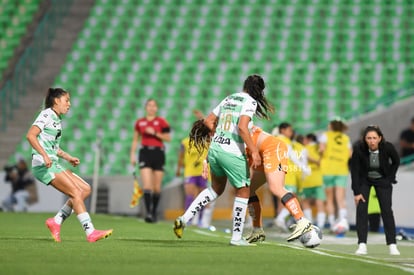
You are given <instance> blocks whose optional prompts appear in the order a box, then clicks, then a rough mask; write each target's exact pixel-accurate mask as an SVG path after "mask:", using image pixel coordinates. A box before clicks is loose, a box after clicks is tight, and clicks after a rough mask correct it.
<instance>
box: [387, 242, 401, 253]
mask: <svg viewBox="0 0 414 275" xmlns="http://www.w3.org/2000/svg"><path fill="white" fill-rule="evenodd" d="M389 248H390V255H392V256H398V255H401V253H400V251H399V250H398V248H397V245H396V244H395V243H392V244H390V245H389Z"/></svg>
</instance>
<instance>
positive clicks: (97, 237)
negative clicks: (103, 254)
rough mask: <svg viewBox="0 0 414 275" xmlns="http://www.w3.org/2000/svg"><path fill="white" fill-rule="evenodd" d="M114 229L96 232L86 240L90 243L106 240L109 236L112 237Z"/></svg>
mask: <svg viewBox="0 0 414 275" xmlns="http://www.w3.org/2000/svg"><path fill="white" fill-rule="evenodd" d="M112 231H113V230H112V229H109V230H96V229H95V230H94V231H93V232H92V233H91V234H89V235H88V236H87V237H86V239H87V240H88V242H90V243H94V242H96V241H99V240H102V239H106V238H108V237H109V236H111V235H112Z"/></svg>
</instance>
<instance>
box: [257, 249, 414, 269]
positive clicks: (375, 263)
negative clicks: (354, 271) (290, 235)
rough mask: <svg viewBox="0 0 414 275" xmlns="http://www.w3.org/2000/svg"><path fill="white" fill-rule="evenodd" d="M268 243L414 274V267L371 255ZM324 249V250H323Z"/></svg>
mask: <svg viewBox="0 0 414 275" xmlns="http://www.w3.org/2000/svg"><path fill="white" fill-rule="evenodd" d="M265 243H266V244H269V245H277V246H284V247H289V248H294V249H299V250H306V251H309V252H312V253H315V254H319V255H323V256H328V257H332V258H338V259H345V260H354V261H358V262H363V263H368V264H374V265H380V266H386V267H392V268H398V269H401V270H403V271H406V272H409V273H413V274H414V268H411V267H405V266H401V265H397V264H392V263H383V262H379V261H375V260H376V258H373V257H371V260H370V259H367V258H366V256H364V258H358V257H360V256H354V257H350V256H346V255H334V254H330V253H329V252H334V253H340V252H338V251H335V250H329V249H324V248H323V249H321V248H318V249H310V248H305V247H300V246H296V245H288V244H279V243H269V242H265ZM321 250H324V251H325V252H324V251H321Z"/></svg>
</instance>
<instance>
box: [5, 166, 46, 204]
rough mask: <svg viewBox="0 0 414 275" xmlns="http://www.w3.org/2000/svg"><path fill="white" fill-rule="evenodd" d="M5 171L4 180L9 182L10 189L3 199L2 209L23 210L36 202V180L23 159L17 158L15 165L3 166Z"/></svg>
mask: <svg viewBox="0 0 414 275" xmlns="http://www.w3.org/2000/svg"><path fill="white" fill-rule="evenodd" d="M4 171H5V172H6V177H5V179H4V180H5V182H6V183H11V188H12V191H11V193H10V195H9V196H8V197H6V198H5V199H4V200H3V203H2V208H3V210H4V211H15V212H25V211H27V207H28V205H31V204H33V203H36V202H37V200H38V198H37V189H36V182H35V179H34V177H33V175H32V173H31V172H30V171H29V169H28V167H27V163H26V161H25V160H24V159H19V161H18V162H17V164H16V165H7V166H5V167H4Z"/></svg>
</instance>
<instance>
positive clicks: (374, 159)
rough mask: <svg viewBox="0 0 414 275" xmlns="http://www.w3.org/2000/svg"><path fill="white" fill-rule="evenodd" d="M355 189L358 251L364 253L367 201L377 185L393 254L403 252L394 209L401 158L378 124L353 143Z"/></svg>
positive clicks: (387, 241) (353, 182) (366, 232)
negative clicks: (397, 241) (397, 234)
mask: <svg viewBox="0 0 414 275" xmlns="http://www.w3.org/2000/svg"><path fill="white" fill-rule="evenodd" d="M350 164H351V165H350V166H351V175H352V190H353V192H354V200H355V204H356V226H357V234H358V249H357V251H356V252H355V253H356V254H358V255H365V254H367V253H368V250H367V245H366V243H367V235H368V201H369V195H370V188H371V186H373V187H374V188H375V191H376V194H377V197H378V201H379V205H380V208H381V216H382V221H383V224H384V231H385V237H386V243H387V245H389V252H390V254H391V255H400V252H399V251H398V249H397V245H396V232H395V220H394V214H393V211H392V208H391V206H392V189H393V184H394V183H396V179H395V177H396V173H397V169H398V166H399V164H400V159H399V156H398V153H397V151H396V150H395V148H394V146H393V145H392V144H391V143H390V142H387V141H385V138H384V135H383V134H382V132H381V129H380V128H379V127H378V126H368V127H367V128H366V129H365V131H364V138H363V140H362V141H361V142H360V143H359V144H358V145H357V146H356V147H354V152H353V154H352V158H351V162H350Z"/></svg>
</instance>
